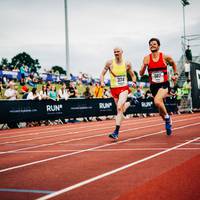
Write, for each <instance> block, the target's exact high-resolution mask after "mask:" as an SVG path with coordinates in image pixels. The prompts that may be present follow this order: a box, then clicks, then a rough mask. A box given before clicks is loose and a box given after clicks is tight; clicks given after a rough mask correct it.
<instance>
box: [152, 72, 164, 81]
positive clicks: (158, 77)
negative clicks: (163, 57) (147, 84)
mask: <svg viewBox="0 0 200 200" xmlns="http://www.w3.org/2000/svg"><path fill="white" fill-rule="evenodd" d="M151 76H152V82H154V83H162V82H164V72H162V71H158V72H152V74H151Z"/></svg>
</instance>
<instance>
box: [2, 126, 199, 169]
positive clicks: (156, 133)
mask: <svg viewBox="0 0 200 200" xmlns="http://www.w3.org/2000/svg"><path fill="white" fill-rule="evenodd" d="M196 125H200V122H199V123H194V124H189V125H185V126H181V127H177V128H174V129H173V130H178V129H184V128H187V127H191V126H196ZM163 132H165V131H159V132H155V133H151V134H146V135H143V136H138V137H134V138H129V139H126V140H121V141H118V142H115V143H109V144H104V145H100V146H97V147H93V148H89V149H83V150H80V151H76V152H72V153H69V154H63V155H60V156H54V157H51V158H47V159H43V160H38V161H34V162H30V163H26V164H22V165H17V166H13V167H9V168H5V169H1V170H0V173H3V172H7V171H11V170H14V169H19V168H23V167H28V166H31V165H35V164H39V163H44V162H48V161H51V160H56V159H60V158H64V157H68V156H72V155H77V154H80V153H84V152H89V151H92V150H96V149H100V148H104V147H108V146H113V145H117V144H121V143H125V142H129V141H133V140H138V139H141V138H145V137H149V136H153V135H158V134H160V133H163Z"/></svg>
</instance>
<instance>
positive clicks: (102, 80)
mask: <svg viewBox="0 0 200 200" xmlns="http://www.w3.org/2000/svg"><path fill="white" fill-rule="evenodd" d="M111 64H112V61H108V62H106V64H105V67H104V68H103V70H102V72H101V75H100V84H101V86H104V76H105V74H106V72H107V71H108V70H110V66H111Z"/></svg>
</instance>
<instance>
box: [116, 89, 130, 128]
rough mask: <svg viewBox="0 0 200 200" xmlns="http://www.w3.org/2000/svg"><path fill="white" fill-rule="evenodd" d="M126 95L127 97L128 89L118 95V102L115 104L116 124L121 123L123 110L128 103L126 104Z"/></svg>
mask: <svg viewBox="0 0 200 200" xmlns="http://www.w3.org/2000/svg"><path fill="white" fill-rule="evenodd" d="M127 97H128V90H125V91H123V92H121V93H120V95H119V99H118V102H117V104H116V106H117V116H116V125H118V126H120V125H121V121H122V117H123V112H124V110H125V109H126V108H127V107H128V104H127V105H126V100H127ZM115 102H116V101H115Z"/></svg>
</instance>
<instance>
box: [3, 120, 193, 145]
mask: <svg viewBox="0 0 200 200" xmlns="http://www.w3.org/2000/svg"><path fill="white" fill-rule="evenodd" d="M193 119H196V118H193ZM156 121H160V119H157V120H152V121H151V120H149V121H146V122H156ZM141 123H142V124H143V123H144V122H136V123H134V125H135V124H141ZM132 124H133V122H130V121H128V122H124V124H123V125H124V126H127V125H132ZM106 125H107V124H106ZM89 127H90V128H92V129H89V131H96V130H103V129H108V128H113V127H115V126H114V125H113V123H112V124H110V125H109V126H104V127H103V128H99V125H95V126H89ZM94 127H97V128H94ZM64 128H65V127H62V129H59V133H57V134H55V135H47V136H41V137H38V138H30V139H24V140H17V141H9V142H3V143H0V145H4V144H14V143H18V142H24V141H32V140H37V139H43V138H48V137H49V138H50V137H59V136H60V135H73V134H77V133H82V132H89V131H88V130H82V131H73V132H71V131H72V130H74V129H75V130H77V127H74V128H73V129H64ZM93 128H94V129H93ZM56 131H58V130H57V129H56ZM51 132H53V133H54V132H55V129H54V130H51V131H47V130H46V131H40V132H39V133H31V134H22V135H18V136H11V137H1V138H0V139H11V138H16V137H19V136H20V137H22V136H33V135H41V133H51ZM62 132H65V133H63V134H61V133H62Z"/></svg>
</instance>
